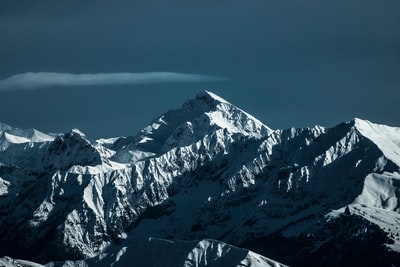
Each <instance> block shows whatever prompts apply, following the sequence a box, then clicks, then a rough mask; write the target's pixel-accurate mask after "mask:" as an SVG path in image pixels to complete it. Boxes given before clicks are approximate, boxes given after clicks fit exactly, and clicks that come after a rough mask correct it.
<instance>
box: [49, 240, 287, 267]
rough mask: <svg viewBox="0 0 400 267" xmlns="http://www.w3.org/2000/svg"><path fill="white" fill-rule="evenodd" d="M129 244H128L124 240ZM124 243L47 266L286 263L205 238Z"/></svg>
mask: <svg viewBox="0 0 400 267" xmlns="http://www.w3.org/2000/svg"><path fill="white" fill-rule="evenodd" d="M124 245H125V244H124ZM124 245H123V246H122V247H119V248H116V249H115V250H114V251H113V252H107V253H104V254H102V255H100V256H97V257H95V258H92V259H89V260H83V261H82V260H81V261H75V262H74V261H67V262H51V263H48V264H46V266H47V267H66V266H82V265H86V264H88V265H90V266H97V267H101V266H104V267H106V266H114V267H118V266H146V267H156V266H163V267H175V266H198V267H202V266H232V267H234V266H248V267H281V266H282V267H284V266H285V265H283V264H280V263H278V262H276V261H273V260H270V259H268V258H266V257H264V256H261V255H259V254H257V253H254V252H252V251H249V250H247V249H242V248H237V247H234V246H231V245H228V244H226V243H223V242H220V241H216V240H210V239H203V240H200V241H169V240H166V239H159V238H149V239H148V240H145V241H144V242H141V244H140V246H132V245H131V246H129V245H128V246H124Z"/></svg>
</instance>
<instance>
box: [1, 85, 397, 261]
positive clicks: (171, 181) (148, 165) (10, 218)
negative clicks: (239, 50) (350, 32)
mask: <svg viewBox="0 0 400 267" xmlns="http://www.w3.org/2000/svg"><path fill="white" fill-rule="evenodd" d="M0 225H1V227H0V241H1V242H0V257H3V258H1V259H0V265H1V264H2V265H4V266H20V265H22V266H24V265H25V266H40V265H41V264H46V266H111V265H112V266H285V265H288V266H400V254H399V253H400V128H396V127H390V126H386V125H381V124H376V123H372V122H370V121H367V120H362V119H358V118H356V119H353V120H351V121H348V122H343V123H340V124H338V125H336V126H334V127H331V128H325V127H322V126H315V127H308V128H290V129H286V130H273V129H271V128H269V127H268V126H266V125H265V124H263V123H262V122H260V121H259V120H258V119H256V118H254V117H253V116H252V115H250V114H248V113H246V112H245V111H243V110H241V109H240V108H238V107H236V106H235V105H233V104H231V103H229V102H228V101H226V100H224V99H222V98H221V97H219V96H217V95H215V94H213V93H211V92H208V91H203V92H200V93H199V94H198V95H197V96H196V97H195V98H194V99H191V100H188V101H186V102H185V103H184V104H183V105H182V107H181V108H179V109H174V110H170V111H168V112H166V113H165V114H163V115H161V116H160V117H158V118H156V119H155V120H153V121H152V122H150V124H149V125H148V126H146V127H144V128H143V129H142V130H141V131H140V132H139V133H138V134H137V135H135V136H129V137H117V138H108V139H98V140H90V139H88V138H87V137H86V136H85V134H83V133H82V132H80V131H79V130H77V129H73V130H72V131H71V132H69V133H65V134H54V133H50V134H45V133H42V132H40V131H38V130H35V129H25V130H21V129H17V128H15V127H11V126H9V125H6V124H2V123H0ZM17 259H24V260H17ZM272 259H273V260H272ZM35 262H36V263H35ZM39 263H40V264H39Z"/></svg>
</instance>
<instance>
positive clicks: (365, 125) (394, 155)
mask: <svg viewBox="0 0 400 267" xmlns="http://www.w3.org/2000/svg"><path fill="white" fill-rule="evenodd" d="M354 125H355V127H356V128H357V130H358V131H359V132H360V133H361V134H362V135H363V136H365V137H367V138H368V139H370V140H371V141H372V142H374V143H375V144H376V145H377V146H378V147H379V149H380V150H382V152H383V154H384V155H385V157H386V158H388V159H390V160H391V161H392V162H394V163H395V164H396V165H397V166H400V138H399V137H400V128H398V127H390V126H386V125H382V124H376V123H372V122H370V121H368V120H361V119H358V118H356V119H354Z"/></svg>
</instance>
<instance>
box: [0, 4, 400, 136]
mask: <svg viewBox="0 0 400 267" xmlns="http://www.w3.org/2000/svg"><path fill="white" fill-rule="evenodd" d="M399 14H400V2H399V1H397V0H390V1H389V0H380V1H376V0H335V1H333V0H327V1H321V0H311V1H308V0H302V1H300V0H298V1H295V0H287V1H269V0H246V1H244V0H242V1H235V0H233V1H224V0H221V1H219V0H201V1H200V0H172V1H170V0H136V1H99V0H96V1H89V0H88V1H78V0H72V1H43V0H38V1H31V0H29V1H28V0H27V1H19V0H17V1H16V0H3V1H1V2H0V80H4V79H7V78H8V77H10V76H13V75H17V74H22V73H27V72H53V73H73V74H86V73H92V74H96V73H122V72H123V73H147V72H175V73H193V74H201V75H211V76H216V77H225V78H226V79H227V81H214V82H213V81H202V82H199V81H193V82H187V81H186V82H168V83H164V82H159V83H153V84H130V85H116V84H114V85H112V84H109V85H100V84H99V85H91V86H76V85H75V86H48V87H43V88H42V87H39V88H36V89H33V90H22V89H21V88H18V86H16V87H15V88H14V87H13V88H11V89H9V90H0V121H1V122H5V123H8V124H11V125H13V126H16V127H21V128H29V127H34V128H37V129H39V130H42V131H45V132H47V131H51V132H60V131H61V132H66V131H69V130H70V129H71V128H79V129H80V130H82V131H83V132H85V133H86V134H87V135H88V136H89V137H91V138H98V137H111V136H120V135H134V134H136V132H137V131H138V130H139V129H140V128H142V127H144V126H146V125H147V123H148V122H149V121H150V120H151V119H153V118H155V117H156V116H158V115H160V114H161V113H163V112H165V111H166V110H168V109H171V108H177V107H180V106H181V104H182V102H183V101H184V100H185V99H189V98H193V97H194V96H195V95H196V93H197V92H199V91H200V90H202V89H207V90H210V91H213V92H215V93H216V94H218V95H220V96H221V97H223V98H225V99H227V100H228V101H230V102H232V103H233V104H235V105H237V106H239V107H241V108H242V109H244V110H246V111H247V112H249V113H251V114H253V115H254V116H256V117H257V118H259V119H260V120H261V121H263V122H264V123H265V124H266V125H268V126H269V127H271V128H274V129H277V128H288V127H291V126H295V127H298V126H313V125H315V124H321V125H324V126H332V125H334V124H337V123H339V122H341V121H347V120H350V119H352V118H353V117H361V118H365V119H369V120H371V121H375V122H380V123H385V124H389V125H395V126H400V112H399V110H400V105H399V99H400V15H399ZM0 83H1V82H0Z"/></svg>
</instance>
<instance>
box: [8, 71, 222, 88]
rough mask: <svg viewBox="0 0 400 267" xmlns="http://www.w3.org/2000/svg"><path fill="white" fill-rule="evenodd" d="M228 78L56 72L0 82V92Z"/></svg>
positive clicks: (166, 74)
mask: <svg viewBox="0 0 400 267" xmlns="http://www.w3.org/2000/svg"><path fill="white" fill-rule="evenodd" d="M224 80H226V79H225V78H222V77H216V76H210V75H202V74H189V73H176V72H143V73H94V74H92V73H85V74H72V73H54V72H27V73H21V74H17V75H14V76H11V77H9V78H6V79H4V80H0V91H9V90H31V89H38V88H42V87H49V86H90V85H124V84H125V85H126V84H148V83H181V82H215V81H224Z"/></svg>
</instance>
